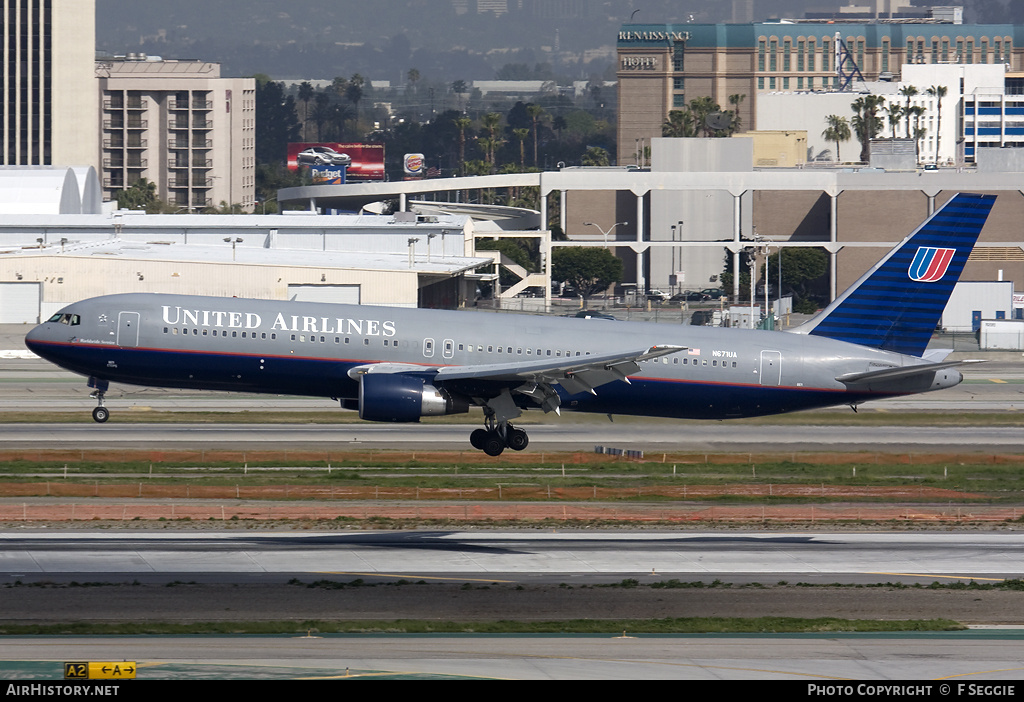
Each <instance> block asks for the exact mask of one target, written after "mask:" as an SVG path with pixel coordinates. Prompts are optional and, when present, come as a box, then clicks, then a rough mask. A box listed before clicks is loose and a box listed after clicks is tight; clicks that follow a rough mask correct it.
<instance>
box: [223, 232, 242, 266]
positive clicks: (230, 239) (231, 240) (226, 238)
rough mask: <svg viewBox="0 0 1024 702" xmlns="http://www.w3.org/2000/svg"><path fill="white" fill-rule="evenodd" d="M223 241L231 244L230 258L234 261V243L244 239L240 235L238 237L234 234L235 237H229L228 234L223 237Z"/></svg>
mask: <svg viewBox="0 0 1024 702" xmlns="http://www.w3.org/2000/svg"><path fill="white" fill-rule="evenodd" d="M224 241H225V242H227V243H228V244H231V260H232V261H234V260H235V245H236V244H241V243H242V242H243V241H244V239H242V237H240V236H236V237H233V238H232V237H230V236H226V237H224Z"/></svg>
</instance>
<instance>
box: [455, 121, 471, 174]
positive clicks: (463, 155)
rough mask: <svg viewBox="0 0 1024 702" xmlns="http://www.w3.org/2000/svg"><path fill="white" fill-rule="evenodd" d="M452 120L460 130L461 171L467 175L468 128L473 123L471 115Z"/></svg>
mask: <svg viewBox="0 0 1024 702" xmlns="http://www.w3.org/2000/svg"><path fill="white" fill-rule="evenodd" d="M452 122H453V123H454V124H455V127H456V128H457V129H458V130H459V173H461V174H462V175H466V130H467V129H469V127H470V125H472V124H473V120H471V119H470V118H469V117H458V118H456V119H453V120H452Z"/></svg>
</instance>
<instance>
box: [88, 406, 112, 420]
mask: <svg viewBox="0 0 1024 702" xmlns="http://www.w3.org/2000/svg"><path fill="white" fill-rule="evenodd" d="M92 418H93V420H95V421H96V422H99V423H100V424H103V422H105V421H107V420H108V419H110V410H108V409H107V408H106V407H97V408H96V409H94V410H93V411H92Z"/></svg>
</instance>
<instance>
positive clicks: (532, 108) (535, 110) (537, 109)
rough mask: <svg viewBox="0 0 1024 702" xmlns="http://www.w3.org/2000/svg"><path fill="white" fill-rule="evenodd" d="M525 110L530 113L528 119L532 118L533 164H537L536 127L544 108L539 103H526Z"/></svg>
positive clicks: (538, 124)
mask: <svg viewBox="0 0 1024 702" xmlns="http://www.w3.org/2000/svg"><path fill="white" fill-rule="evenodd" d="M526 111H527V112H528V113H529V114H530V119H531V120H533V165H534V167H536V166H538V165H539V163H538V161H537V128H538V127H539V126H540V118H541V115H543V114H544V108H543V107H541V106H540V105H527V106H526Z"/></svg>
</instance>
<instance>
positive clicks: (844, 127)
mask: <svg viewBox="0 0 1024 702" xmlns="http://www.w3.org/2000/svg"><path fill="white" fill-rule="evenodd" d="M825 122H826V123H827V124H828V126H827V127H826V128H825V131H823V132H822V133H821V138H822V139H825V140H826V141H834V142H835V143H836V155H835V159H834V160H836V161H838V160H839V142H842V141H849V140H850V136H851V133H850V123H849V122H847V121H846V118H845V117H840V116H839V115H829V116H828V117H826V118H825Z"/></svg>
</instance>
